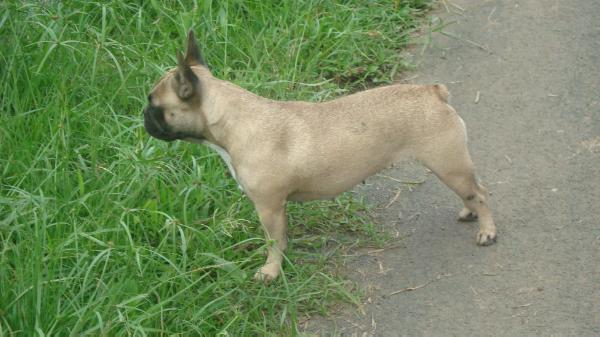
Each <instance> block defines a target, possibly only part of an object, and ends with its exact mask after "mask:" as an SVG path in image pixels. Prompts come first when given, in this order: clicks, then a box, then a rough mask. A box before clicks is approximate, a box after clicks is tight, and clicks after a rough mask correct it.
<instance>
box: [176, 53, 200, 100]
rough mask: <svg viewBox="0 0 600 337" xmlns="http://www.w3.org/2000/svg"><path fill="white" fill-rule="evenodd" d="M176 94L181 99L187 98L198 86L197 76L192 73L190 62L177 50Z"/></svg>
mask: <svg viewBox="0 0 600 337" xmlns="http://www.w3.org/2000/svg"><path fill="white" fill-rule="evenodd" d="M175 80H176V81H177V83H176V86H177V87H176V90H177V96H179V98H181V99H188V98H190V97H192V96H193V95H194V94H195V93H196V89H197V88H198V83H199V80H198V76H196V74H194V71H192V68H190V64H189V63H188V62H187V60H186V59H184V58H183V56H182V55H181V53H180V52H177V73H176V74H175Z"/></svg>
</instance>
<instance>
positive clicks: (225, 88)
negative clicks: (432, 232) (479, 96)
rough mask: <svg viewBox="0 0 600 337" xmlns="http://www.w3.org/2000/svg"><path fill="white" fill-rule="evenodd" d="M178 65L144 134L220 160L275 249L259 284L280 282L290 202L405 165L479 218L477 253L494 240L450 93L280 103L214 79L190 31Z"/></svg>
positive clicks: (375, 93)
mask: <svg viewBox="0 0 600 337" xmlns="http://www.w3.org/2000/svg"><path fill="white" fill-rule="evenodd" d="M178 59H179V65H178V67H177V69H174V70H172V71H169V72H168V73H167V74H165V75H164V76H163V77H162V78H161V80H160V81H159V82H158V83H157V84H156V86H155V87H154V88H153V89H152V92H151V95H150V96H149V100H150V102H149V103H150V104H149V107H148V108H146V110H145V111H144V119H145V126H146V129H147V130H148V131H149V132H150V134H152V135H153V136H155V137H157V138H160V139H164V140H174V139H183V140H187V141H192V142H202V143H208V144H211V145H212V146H213V147H214V148H216V149H217V150H219V151H220V153H221V155H222V156H223V158H224V159H225V160H226V162H228V166H229V167H230V169H231V170H232V174H233V175H234V177H235V178H236V179H237V181H238V183H239V184H240V186H241V187H242V188H243V190H244V191H245V193H246V194H247V195H248V197H249V198H250V199H251V200H252V202H253V203H254V205H255V206H256V210H257V212H258V215H259V218H260V221H261V223H262V225H263V227H264V229H265V233H266V236H267V238H269V239H272V240H274V244H273V245H271V246H270V247H269V249H268V257H267V261H266V264H265V265H264V266H263V267H262V268H261V269H260V270H259V271H258V272H257V274H256V277H257V278H259V279H262V280H266V281H267V280H271V279H274V278H276V277H277V275H278V274H279V271H280V268H281V262H282V258H283V256H282V253H283V251H284V250H285V249H286V246H287V237H286V229H287V220H286V215H285V205H286V202H287V201H288V200H295V201H304V200H313V199H322V198H332V197H335V196H336V195H338V194H340V193H341V192H343V191H346V190H348V189H350V188H351V187H353V186H354V185H356V184H357V183H359V182H361V181H363V180H364V179H366V178H367V177H369V176H371V175H373V174H375V173H376V172H378V171H380V170H382V169H384V168H386V167H388V166H390V165H391V164H393V163H394V162H397V161H399V160H401V159H404V158H411V159H416V160H418V161H420V162H421V163H423V164H424V165H425V166H426V167H428V168H429V169H431V171H433V172H434V173H435V174H436V175H437V176H438V177H439V178H440V179H441V180H442V181H443V182H444V183H445V184H446V185H448V187H450V188H451V189H452V190H453V191H454V192H456V194H458V195H459V196H460V197H461V199H462V200H463V202H464V205H465V208H464V209H463V210H462V211H461V212H460V214H459V218H460V219H462V220H474V219H476V218H478V219H479V222H480V229H479V232H478V234H477V237H476V240H477V243H478V244H480V245H488V244H491V243H493V242H494V241H495V239H496V227H495V225H494V221H493V220H492V215H491V212H490V210H489V208H488V206H487V192H486V190H485V189H484V188H483V187H482V186H481V185H479V184H478V183H477V182H476V180H475V175H474V170H473V164H472V162H471V158H470V156H469V152H468V150H467V146H466V142H467V135H466V130H465V126H464V122H463V121H462V119H461V118H460V117H459V116H458V114H457V113H456V111H454V109H453V108H452V107H451V106H450V105H448V91H447V89H446V87H445V86H444V85H438V84H436V85H406V84H397V85H390V86H386V87H380V88H375V89H371V90H366V91H363V92H359V93H356V94H353V95H349V96H346V97H342V98H338V99H335V100H332V101H328V102H323V103H309V102H298V101H274V100H270V99H267V98H263V97H260V96H257V95H255V94H253V93H251V92H249V91H247V90H244V89H242V88H240V87H238V86H236V85H234V84H232V83H230V82H227V81H223V80H220V79H217V78H215V77H213V76H212V74H211V72H210V71H209V69H208V68H207V67H206V66H205V65H204V64H203V61H202V60H201V58H200V54H199V51H198V47H197V46H196V42H195V38H194V36H193V33H192V32H190V34H189V36H188V46H187V51H186V55H185V57H182V56H181V55H178Z"/></svg>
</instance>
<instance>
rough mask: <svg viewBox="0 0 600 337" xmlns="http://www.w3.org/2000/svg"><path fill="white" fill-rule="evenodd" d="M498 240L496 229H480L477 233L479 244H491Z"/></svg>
mask: <svg viewBox="0 0 600 337" xmlns="http://www.w3.org/2000/svg"><path fill="white" fill-rule="evenodd" d="M495 242H496V229H495V228H493V229H480V230H479V233H477V244H478V245H480V246H489V245H492V244H494V243H495Z"/></svg>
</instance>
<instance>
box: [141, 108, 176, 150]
mask: <svg viewBox="0 0 600 337" xmlns="http://www.w3.org/2000/svg"><path fill="white" fill-rule="evenodd" d="M144 128H145V129H146V131H148V133H149V134H150V135H151V136H152V137H154V138H157V139H160V140H164V141H167V142H171V141H174V140H177V139H181V138H184V137H185V135H183V134H180V133H178V132H173V131H172V130H171V128H170V127H169V125H167V123H166V122H165V117H164V111H163V109H162V108H160V107H154V106H149V107H147V108H145V109H144Z"/></svg>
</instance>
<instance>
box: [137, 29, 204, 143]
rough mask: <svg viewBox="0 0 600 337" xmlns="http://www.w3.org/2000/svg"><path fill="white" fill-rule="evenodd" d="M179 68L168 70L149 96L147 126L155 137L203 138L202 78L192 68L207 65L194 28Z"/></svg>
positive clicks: (178, 58)
mask: <svg viewBox="0 0 600 337" xmlns="http://www.w3.org/2000/svg"><path fill="white" fill-rule="evenodd" d="M177 60H178V65H177V68H176V69H173V70H171V71H169V72H167V73H166V74H165V75H164V76H163V77H162V78H161V79H160V80H159V81H158V83H157V84H156V86H155V87H154V88H153V89H152V91H151V92H150V94H149V95H148V106H147V107H146V108H145V109H144V127H145V128H146V131H148V133H149V134H150V135H152V136H153V137H155V138H158V139H161V140H165V141H173V140H176V139H184V138H195V139H202V138H203V137H202V130H203V128H204V125H203V124H204V123H203V122H202V120H203V119H202V116H201V102H200V96H201V95H200V92H199V91H200V81H199V79H198V77H197V76H196V74H194V72H193V71H192V69H191V67H192V66H195V65H203V64H204V62H203V61H202V58H201V57H200V51H199V50H198V47H197V45H196V39H195V38H194V35H193V33H192V32H191V31H190V34H189V35H188V44H187V50H186V55H185V57H183V56H181V54H178V55H177Z"/></svg>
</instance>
